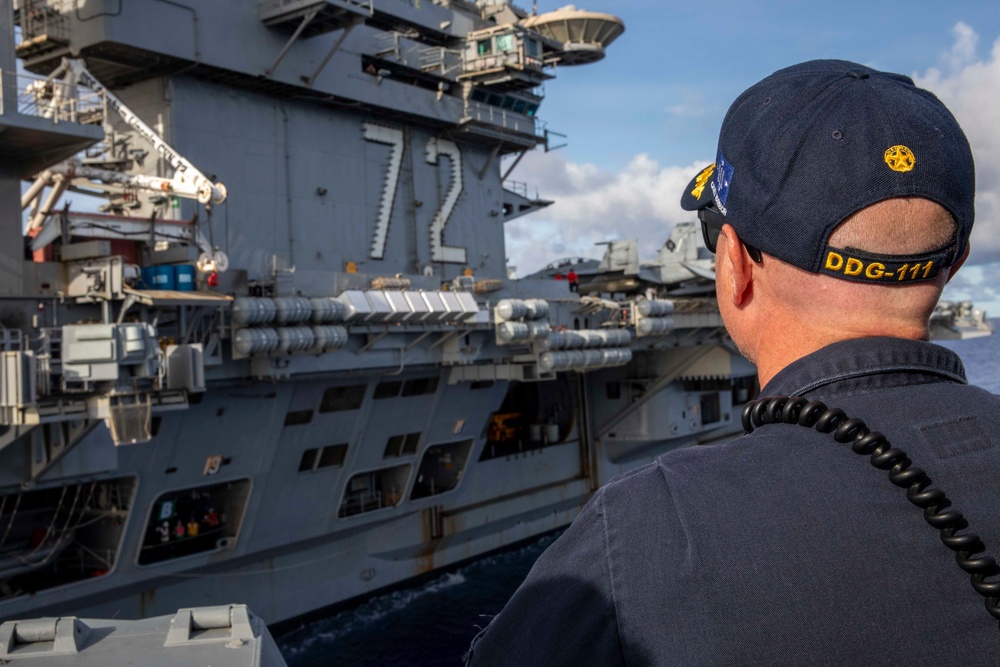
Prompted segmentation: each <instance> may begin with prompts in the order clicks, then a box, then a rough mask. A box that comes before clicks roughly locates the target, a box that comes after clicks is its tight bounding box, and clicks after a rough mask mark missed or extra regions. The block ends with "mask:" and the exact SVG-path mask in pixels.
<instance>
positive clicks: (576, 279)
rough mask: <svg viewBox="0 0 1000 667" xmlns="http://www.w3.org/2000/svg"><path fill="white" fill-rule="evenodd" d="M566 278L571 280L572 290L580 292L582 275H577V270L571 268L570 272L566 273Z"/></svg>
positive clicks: (570, 289)
mask: <svg viewBox="0 0 1000 667" xmlns="http://www.w3.org/2000/svg"><path fill="white" fill-rule="evenodd" d="M566 280H568V281H569V291H570V292H578V291H579V290H580V276H578V275H576V271H574V270H573V269H570V270H569V273H567V274H566Z"/></svg>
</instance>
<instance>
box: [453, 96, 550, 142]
mask: <svg viewBox="0 0 1000 667" xmlns="http://www.w3.org/2000/svg"><path fill="white" fill-rule="evenodd" d="M465 120H467V121H475V122H477V123H488V124H490V125H496V126H498V127H502V128H504V129H505V130H511V131H513V132H518V133H520V134H530V135H534V136H536V137H538V138H539V139H544V138H545V132H544V128H543V127H542V126H541V124H540V122H539V121H536V120H535V118H533V117H532V116H526V115H524V114H520V113H515V112H513V111H509V110H507V109H500V108H498V107H495V106H493V105H492V104H485V103H482V102H474V101H472V100H469V101H468V102H467V103H466V108H465Z"/></svg>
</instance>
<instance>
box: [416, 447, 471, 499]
mask: <svg viewBox="0 0 1000 667" xmlns="http://www.w3.org/2000/svg"><path fill="white" fill-rule="evenodd" d="M472 443H473V441H472V440H462V441H461V442H449V443H446V444H442V445H434V446H432V447H428V448H427V451H426V452H424V456H423V458H422V459H421V461H420V470H419V471H418V472H417V481H416V482H414V484H413V492H412V493H411V494H410V500H418V499H420V498H426V497H428V496H436V495H438V494H441V493H445V492H447V491H451V490H452V489H454V488H455V487H457V486H458V483H459V482H460V481H462V473H463V472H464V471H465V464H466V463H467V462H468V460H469V452H471V451H472Z"/></svg>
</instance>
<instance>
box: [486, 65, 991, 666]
mask: <svg viewBox="0 0 1000 667" xmlns="http://www.w3.org/2000/svg"><path fill="white" fill-rule="evenodd" d="M974 192H975V174H974V168H973V159H972V153H971V150H970V148H969V144H968V142H967V140H966V138H965V135H964V134H963V132H962V130H961V128H960V127H959V125H958V123H957V122H956V120H955V119H954V117H953V116H952V115H951V113H950V112H949V111H948V110H947V108H945V106H944V105H943V104H942V103H941V102H940V101H939V100H938V99H937V98H936V97H935V96H934V95H932V94H931V93H929V92H927V91H926V90H922V89H920V88H917V87H916V86H915V85H914V83H913V82H912V81H911V80H910V79H909V78H908V77H905V76H901V75H898V74H888V73H883V72H879V71H876V70H874V69H871V68H868V67H864V66H861V65H857V64H854V63H849V62H844V61H813V62H807V63H803V64H800V65H796V66H793V67H790V68H787V69H784V70H781V71H778V72H776V73H775V74H773V75H771V76H769V77H767V78H765V79H764V80H763V81H761V82H759V83H758V84H756V85H754V86H752V87H751V88H750V89H749V90H747V91H746V92H744V93H743V94H742V95H740V97H739V98H737V100H736V101H735V102H734V103H733V105H732V106H731V107H730V109H729V112H728V114H727V115H726V118H725V121H724V122H723V126H722V130H721V133H720V137H719V144H718V152H717V156H716V161H715V163H714V164H713V165H711V166H709V167H707V168H706V169H704V170H702V171H701V172H700V173H699V174H698V175H697V176H696V177H695V178H694V180H693V181H692V182H691V184H690V185H689V186H688V188H687V189H686V190H685V192H684V194H683V199H682V206H683V207H684V208H686V209H688V210H696V211H697V212H698V216H699V218H700V219H701V221H702V224H703V231H704V234H705V240H706V244H707V245H708V247H709V249H710V250H712V251H713V252H715V253H716V293H717V297H718V301H719V309H720V311H721V314H722V318H723V321H724V323H725V325H726V328H727V330H728V331H729V334H730V335H731V337H732V340H733V342H734V343H735V344H736V345H737V346H738V348H739V349H740V350H741V352H742V353H743V354H744V355H745V356H746V357H747V358H748V359H750V360H751V361H753V362H754V363H755V364H756V366H757V369H758V372H759V378H760V383H761V386H762V387H763V390H762V395H764V396H803V397H805V398H807V399H809V400H812V401H822V402H823V403H825V405H826V406H829V407H830V408H834V407H836V408H840V409H842V410H843V411H844V412H845V413H846V414H847V415H848V416H850V417H852V418H859V419H862V420H864V422H865V423H866V424H867V425H868V427H869V428H871V429H876V430H878V431H880V432H881V433H883V434H884V435H885V436H886V437H887V438H888V441H889V442H890V443H891V444H892V445H893V446H895V447H898V448H900V449H901V450H903V451H905V453H906V454H907V455H908V456H909V459H910V460H911V461H912V466H914V467H919V468H921V469H923V470H924V471H925V472H926V474H927V475H928V476H929V477H930V479H931V481H932V483H931V485H930V487H929V488H940V489H941V490H942V491H944V492H945V493H946V494H947V498H948V499H950V501H951V502H952V503H953V505H952V507H951V508H949V509H954V510H958V511H960V512H962V513H963V514H964V517H965V520H966V521H967V523H968V528H965V529H961V530H958V531H957V534H958V535H963V534H969V533H976V534H978V535H979V537H980V538H981V541H982V542H983V543H984V544H985V548H986V553H989V554H993V555H996V554H997V550H998V549H1000V487H998V482H997V471H998V470H1000V399H998V398H997V397H996V396H994V395H992V394H989V393H987V392H985V391H982V390H980V389H978V388H975V387H970V386H968V385H967V384H966V381H965V375H964V369H963V366H962V363H961V361H960V360H959V358H958V357H957V356H956V355H955V354H954V353H953V352H951V351H949V350H947V349H944V348H942V347H938V346H936V345H933V344H931V343H929V342H927V339H928V328H927V321H928V318H929V316H930V314H931V312H932V310H933V308H934V304H935V303H936V302H937V300H938V297H939V296H940V294H941V290H942V288H943V287H944V285H945V283H946V282H947V281H948V280H949V278H951V277H952V276H953V275H954V274H955V272H956V271H957V270H958V269H959V267H960V266H961V265H962V263H963V262H964V261H965V258H966V257H967V256H968V253H969V235H970V233H971V231H972V223H973V215H974V205H973V198H974ZM738 411H739V406H733V412H734V417H735V418H736V419H737V420H738V419H739V412H738ZM847 437H850V436H847ZM849 442H853V441H850V440H849ZM889 465H891V464H889ZM900 465H902V464H900ZM907 465H909V464H907ZM884 467H888V465H885V466H884ZM897 472H898V470H897ZM896 479H897V483H899V486H902V487H910V486H911V485H910V482H909V481H907V480H906V479H900V478H898V477H897V478H896ZM899 486H896V485H895V484H894V483H890V481H889V479H888V477H887V474H886V472H885V471H884V470H879V469H877V468H876V467H873V465H871V464H870V463H869V458H868V456H858V455H856V454H855V453H854V452H853V451H852V446H850V445H845V444H839V443H838V442H837V441H835V440H834V439H833V438H832V437H831V434H830V433H820V432H818V431H817V430H816V429H814V428H804V427H803V426H800V425H798V424H786V423H766V424H765V425H763V426H760V427H758V428H756V430H754V431H753V432H752V433H751V434H750V435H746V436H743V437H741V438H738V439H736V440H734V441H732V442H729V443H725V444H717V445H711V446H702V447H692V448H686V449H681V450H675V451H673V452H670V453H668V454H665V455H663V456H661V457H660V458H659V459H657V460H656V461H654V462H653V463H651V464H649V465H646V466H644V467H640V468H638V469H636V470H633V471H631V472H629V473H626V474H624V475H622V476H620V477H618V478H617V479H615V480H612V481H611V482H610V483H609V484H607V485H606V486H604V487H603V488H601V489H600V490H598V491H597V492H596V493H595V494H594V496H593V498H592V499H591V501H590V502H589V503H588V504H587V506H586V507H585V508H584V510H583V511H582V512H581V514H580V515H579V516H578V517H577V519H576V520H575V521H574V522H573V524H572V525H571V526H570V527H569V528H568V529H567V531H566V532H565V533H564V534H563V535H562V536H561V537H560V538H559V539H558V540H556V542H555V543H553V544H552V546H550V547H549V548H548V550H546V552H545V553H543V554H542V556H541V557H540V558H539V559H538V561H537V563H536V564H535V566H534V568H533V569H532V571H531V573H530V574H529V575H528V578H527V580H526V581H525V582H524V584H523V585H522V586H521V587H520V588H519V589H518V591H517V592H516V593H515V594H514V596H513V597H512V599H511V600H510V601H509V602H508V604H507V606H506V607H505V608H504V609H503V611H502V612H501V613H500V614H499V615H498V616H497V617H496V618H494V619H493V620H492V622H491V623H490V624H489V626H488V627H487V628H486V629H485V630H484V631H482V632H481V633H480V634H479V636H477V638H476V639H475V640H474V642H473V645H472V648H471V649H470V655H469V661H468V662H469V664H471V665H476V666H479V665H624V664H629V665H695V664H698V665H803V664H815V665H856V664H869V665H913V664H929V665H990V664H996V661H997V652H998V650H1000V631H998V628H997V619H998V618H1000V606H998V604H997V602H998V600H997V598H998V597H1000V594H998V591H1000V586H998V585H996V584H991V583H990V582H993V581H995V580H996V574H997V568H996V566H995V565H994V566H990V565H989V562H988V561H983V563H984V565H985V567H984V571H983V572H982V574H984V575H985V579H984V580H983V581H980V582H979V585H980V586H981V587H982V588H983V590H984V592H985V595H982V594H980V593H979V592H977V590H975V589H974V588H973V586H972V585H970V576H969V574H968V573H967V572H963V571H962V569H960V568H959V567H958V566H957V565H956V560H958V561H962V562H964V563H965V564H966V565H969V562H971V561H972V560H973V556H974V555H975V553H976V552H979V551H981V549H980V547H979V546H978V545H974V546H973V547H972V548H971V549H970V550H969V551H970V552H972V553H965V554H961V553H960V554H959V555H958V556H957V557H956V554H955V553H953V552H952V551H951V550H949V548H947V547H946V546H945V545H944V544H943V543H942V542H943V541H947V540H948V539H951V538H948V536H947V535H945V536H944V538H942V534H941V533H939V531H938V530H936V529H935V528H932V527H931V526H929V525H928V522H927V521H926V520H925V512H924V510H922V509H920V508H918V507H915V506H914V504H911V503H910V502H909V501H908V499H907V498H908V493H909V494H911V495H913V497H914V499H915V500H917V501H919V502H924V501H923V500H920V498H919V496H920V492H921V488H920V487H919V486H918V487H914V488H906V489H904V488H899ZM924 490H926V489H924ZM927 497H928V496H924V498H927ZM943 511H944V510H943V509H942V508H941V507H938V508H937V509H932V510H929V511H928V512H927V516H929V517H931V519H933V520H937V519H936V518H935V517H937V518H940V514H941V513H942V512H943ZM946 532H947V531H946ZM954 532H955V531H952V533H954ZM975 567H976V566H974V565H973V566H972V568H973V569H975ZM984 597H985V598H986V600H985V602H986V604H985V607H984Z"/></svg>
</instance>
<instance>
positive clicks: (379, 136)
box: [364, 123, 467, 264]
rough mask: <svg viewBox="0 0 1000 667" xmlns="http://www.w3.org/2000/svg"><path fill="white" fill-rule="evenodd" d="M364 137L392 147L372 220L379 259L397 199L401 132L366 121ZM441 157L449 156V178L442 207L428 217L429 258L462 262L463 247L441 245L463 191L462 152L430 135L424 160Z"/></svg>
mask: <svg viewBox="0 0 1000 667" xmlns="http://www.w3.org/2000/svg"><path fill="white" fill-rule="evenodd" d="M364 137H365V139H366V140H368V141H372V142H375V143H379V144H386V145H388V146H391V147H392V152H391V153H390V155H389V167H388V171H387V172H386V175H385V182H384V183H383V185H382V195H381V199H380V200H379V209H378V221H376V223H375V237H374V238H373V239H372V249H371V257H372V259H382V258H383V257H385V242H386V239H388V237H389V221H390V219H391V218H392V207H393V203H394V202H395V200H396V188H397V186H398V184H399V172H400V169H401V168H402V165H403V143H404V139H403V131H402V130H400V129H398V128H394V127H386V126H385V125H377V124H375V123H365V124H364ZM441 156H444V157H446V158H448V162H449V163H450V164H449V166H450V169H449V171H450V173H451V179H450V183H449V184H448V191H447V193H446V194H445V197H444V201H443V202H442V204H441V208H440V209H438V211H437V213H435V214H434V217H433V218H432V219H431V226H430V236H431V239H430V240H431V261H432V262H449V263H453V264H465V263H466V261H467V258H466V251H465V248H461V247H457V246H446V245H445V244H444V228H445V227H446V226H447V225H448V220H449V219H450V218H451V214H452V212H453V211H454V210H455V205H456V204H458V198H459V196H460V195H461V194H462V151H461V149H459V147H458V144H456V143H455V142H454V141H450V140H448V139H439V138H437V137H431V138H430V139H428V141H427V150H426V153H425V157H426V159H427V163H428V164H434V165H436V164H438V160H439V158H440V157H441Z"/></svg>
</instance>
